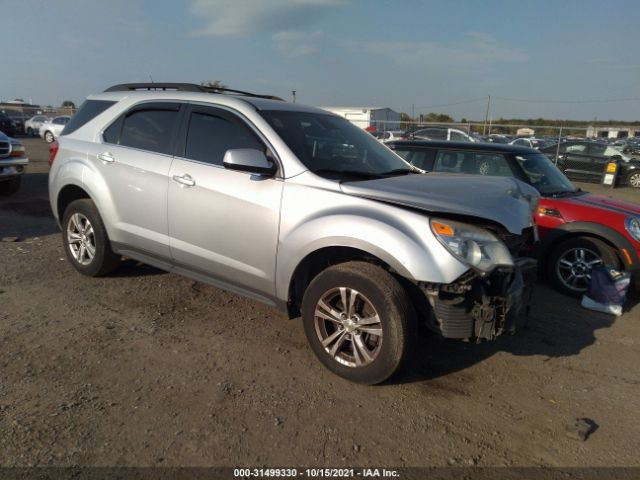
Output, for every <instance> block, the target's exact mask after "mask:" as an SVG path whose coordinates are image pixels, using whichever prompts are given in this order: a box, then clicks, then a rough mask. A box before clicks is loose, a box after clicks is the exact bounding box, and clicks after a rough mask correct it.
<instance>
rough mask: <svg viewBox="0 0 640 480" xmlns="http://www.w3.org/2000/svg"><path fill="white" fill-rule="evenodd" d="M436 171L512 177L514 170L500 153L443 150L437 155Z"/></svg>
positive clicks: (434, 169)
mask: <svg viewBox="0 0 640 480" xmlns="http://www.w3.org/2000/svg"><path fill="white" fill-rule="evenodd" d="M433 171H434V172H448V173H466V174H472V175H493V176H499V177H512V176H513V171H512V170H511V168H510V167H509V162H508V161H507V159H506V158H505V157H504V155H502V154H499V153H476V152H451V151H446V150H441V151H439V152H438V155H437V156H436V161H435V164H434V166H433Z"/></svg>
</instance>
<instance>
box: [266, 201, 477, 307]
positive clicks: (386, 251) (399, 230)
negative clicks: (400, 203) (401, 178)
mask: <svg viewBox="0 0 640 480" xmlns="http://www.w3.org/2000/svg"><path fill="white" fill-rule="evenodd" d="M343 198H344V197H343ZM347 198H348V197H347ZM352 198H353V197H352ZM354 200H355V202H356V203H359V202H367V200H364V199H354ZM369 202H370V201H369ZM376 205H379V207H377V208H376V209H375V210H376V213H378V215H375V216H374V215H371V214H370V215H368V216H364V213H365V210H363V209H361V208H355V209H353V208H352V209H345V210H344V211H342V212H339V213H338V212H336V213H333V214H330V215H321V216H317V217H316V218H313V219H304V220H303V221H300V222H297V225H296V226H295V227H294V228H292V229H291V230H288V231H286V232H282V231H281V235H280V242H279V247H278V255H277V270H276V296H277V297H278V298H279V299H280V300H283V301H286V300H287V297H288V293H289V285H290V282H291V279H292V277H293V275H294V272H295V270H296V268H297V267H298V265H299V264H300V263H301V262H302V261H303V260H304V259H305V258H306V257H307V256H308V255H309V254H311V253H313V252H315V251H317V250H320V249H322V248H326V247H351V248H356V249H358V250H361V251H364V252H367V253H368V254H370V255H372V256H374V257H376V258H378V259H380V260H382V261H383V262H385V263H386V264H387V265H389V266H390V267H391V268H392V269H393V270H395V271H396V272H397V273H398V274H399V275H402V276H403V277H405V278H408V279H409V280H412V281H426V282H433V283H451V282H453V281H455V280H456V279H457V278H459V277H460V276H461V275H462V274H463V273H465V272H466V271H467V270H468V269H469V267H467V266H466V265H464V264H463V263H462V262H460V261H458V260H457V259H456V258H454V257H453V256H452V255H451V254H450V253H449V252H448V251H447V250H446V249H445V248H444V247H443V246H442V245H441V244H440V242H439V241H438V240H437V239H436V238H435V236H434V235H433V234H432V233H431V229H430V226H429V219H428V218H427V217H426V216H424V215H420V214H418V213H415V212H411V211H407V210H403V209H400V208H397V207H393V206H389V205H384V204H379V203H377V202H376ZM349 210H350V211H349ZM368 210H369V212H370V213H371V205H369V209H368ZM391 213H393V214H391Z"/></svg>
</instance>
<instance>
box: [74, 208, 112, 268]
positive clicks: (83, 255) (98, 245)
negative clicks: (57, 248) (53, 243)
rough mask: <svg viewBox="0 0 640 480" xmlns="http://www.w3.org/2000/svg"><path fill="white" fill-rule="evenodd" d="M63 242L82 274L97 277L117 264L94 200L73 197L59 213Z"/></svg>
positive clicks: (75, 266)
mask: <svg viewBox="0 0 640 480" xmlns="http://www.w3.org/2000/svg"><path fill="white" fill-rule="evenodd" d="M62 244H63V246H64V252H65V254H66V255H67V258H68V259H69V262H70V263H71V265H73V268H75V269H76V270H78V271H79V272H80V273H82V274H83V275H87V276H89V277H99V276H102V275H107V274H108V273H111V272H113V271H114V270H115V269H116V268H118V265H120V256H119V255H116V254H115V253H114V252H113V250H112V249H111V242H110V240H109V237H108V235H107V231H106V229H105V228H104V223H103V222H102V218H101V217H100V214H99V213H98V209H97V208H96V206H95V204H94V203H93V201H91V200H89V199H81V200H75V201H73V202H71V203H70V204H69V206H68V207H67V209H66V210H65V211H64V215H63V217H62Z"/></svg>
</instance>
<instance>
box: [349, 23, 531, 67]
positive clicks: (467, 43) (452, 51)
mask: <svg viewBox="0 0 640 480" xmlns="http://www.w3.org/2000/svg"><path fill="white" fill-rule="evenodd" d="M347 46H348V48H349V49H351V50H352V51H356V52H362V53H368V54H377V55H383V56H387V57H391V58H392V59H393V60H394V61H396V62H397V63H399V64H403V65H421V66H426V67H428V66H429V65H433V66H434V67H437V68H453V69H468V68H469V67H472V68H475V67H485V66H488V65H490V64H494V63H497V62H523V61H526V60H527V59H528V57H527V55H526V54H525V53H524V52H523V51H522V50H520V49H518V48H513V47H509V46H504V45H500V44H499V43H498V42H497V41H496V40H495V39H494V38H493V37H491V36H490V35H487V34H485V33H481V32H469V33H467V35H466V36H465V38H464V39H463V40H462V41H459V42H457V43H455V44H450V45H447V44H444V43H442V42H397V41H396V42H394V41H373V42H365V43H362V44H355V43H350V44H348V45H347Z"/></svg>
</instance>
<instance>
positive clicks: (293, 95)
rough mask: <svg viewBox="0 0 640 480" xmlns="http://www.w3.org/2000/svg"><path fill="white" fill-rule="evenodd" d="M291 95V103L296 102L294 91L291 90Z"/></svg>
mask: <svg viewBox="0 0 640 480" xmlns="http://www.w3.org/2000/svg"><path fill="white" fill-rule="evenodd" d="M291 96H292V97H293V103H296V91H295V90H291Z"/></svg>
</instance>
